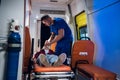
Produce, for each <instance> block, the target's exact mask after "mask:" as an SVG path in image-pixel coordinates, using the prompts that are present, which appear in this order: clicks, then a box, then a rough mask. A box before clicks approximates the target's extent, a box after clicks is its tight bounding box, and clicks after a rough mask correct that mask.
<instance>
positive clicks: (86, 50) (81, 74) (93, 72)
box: [71, 40, 116, 80]
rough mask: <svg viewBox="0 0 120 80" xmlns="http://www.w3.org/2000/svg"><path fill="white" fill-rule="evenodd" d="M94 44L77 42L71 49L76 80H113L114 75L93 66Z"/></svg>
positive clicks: (85, 41) (83, 41)
mask: <svg viewBox="0 0 120 80" xmlns="http://www.w3.org/2000/svg"><path fill="white" fill-rule="evenodd" d="M93 60H94V43H93V42H92V41H90V40H78V41H76V42H75V43H74V45H73V49H72V64H71V65H72V69H73V70H74V71H75V73H76V80H80V79H81V80H115V79H116V74H115V73H113V72H111V71H108V70H105V69H103V68H101V67H99V66H96V65H94V64H93Z"/></svg>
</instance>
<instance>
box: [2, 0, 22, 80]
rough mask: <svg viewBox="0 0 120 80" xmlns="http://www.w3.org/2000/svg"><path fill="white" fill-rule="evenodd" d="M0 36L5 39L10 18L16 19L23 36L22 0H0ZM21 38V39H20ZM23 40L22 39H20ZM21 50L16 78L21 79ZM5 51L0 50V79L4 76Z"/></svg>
mask: <svg viewBox="0 0 120 80" xmlns="http://www.w3.org/2000/svg"><path fill="white" fill-rule="evenodd" d="M0 1H1V3H0V37H4V39H5V40H6V41H7V37H8V30H9V26H8V23H9V22H10V20H11V19H17V20H18V21H19V23H20V24H21V26H22V28H21V31H20V35H21V38H23V24H24V0H0ZM22 40H23V39H22ZM22 42H23V41H22ZM22 53H23V52H22V50H21V53H20V56H19V68H18V69H19V70H18V80H21V76H22V74H21V73H22V72H21V71H22V65H21V64H22ZM6 54H7V52H6V51H5V50H4V51H0V73H1V74H0V80H4V77H5V75H6V74H5V65H6Z"/></svg>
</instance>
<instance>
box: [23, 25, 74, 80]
mask: <svg viewBox="0 0 120 80" xmlns="http://www.w3.org/2000/svg"><path fill="white" fill-rule="evenodd" d="M30 40H31V38H30V33H29V28H28V27H25V43H26V46H25V48H24V49H25V53H24V66H23V80H51V79H52V80H53V79H54V80H56V79H61V80H66V79H67V80H71V79H72V78H74V73H73V71H72V69H71V67H70V66H67V65H61V66H58V67H42V66H39V65H38V64H36V63H34V61H33V60H32V59H31V58H32V56H33V51H34V50H33V49H34V47H33V45H34V39H32V42H31V43H32V44H30V43H29V44H28V41H29V42H30ZM27 46H28V47H27ZM30 49H31V50H30ZM26 56H29V57H26ZM26 60H27V61H26ZM26 70H27V71H26Z"/></svg>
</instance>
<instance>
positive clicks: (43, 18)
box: [41, 15, 50, 21]
mask: <svg viewBox="0 0 120 80" xmlns="http://www.w3.org/2000/svg"><path fill="white" fill-rule="evenodd" d="M47 18H50V16H49V15H44V16H42V17H41V21H43V20H45V19H47Z"/></svg>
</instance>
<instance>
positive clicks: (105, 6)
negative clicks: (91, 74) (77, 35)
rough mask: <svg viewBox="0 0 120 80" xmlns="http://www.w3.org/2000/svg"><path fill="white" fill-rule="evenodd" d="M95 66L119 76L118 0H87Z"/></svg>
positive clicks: (119, 10) (119, 0) (119, 30)
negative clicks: (93, 43)
mask: <svg viewBox="0 0 120 80" xmlns="http://www.w3.org/2000/svg"><path fill="white" fill-rule="evenodd" d="M87 2H88V3H87V4H88V5H87V8H88V12H89V13H88V16H89V23H90V27H92V28H91V30H90V33H91V36H92V38H93V41H94V42H95V44H96V45H95V46H96V51H95V64H96V65H98V66H100V67H103V68H105V69H107V70H109V71H112V72H115V73H117V74H120V64H119V61H120V41H119V40H120V35H119V32H120V27H119V26H120V15H119V14H120V0H92V1H91V2H89V1H88V0H87Z"/></svg>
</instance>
